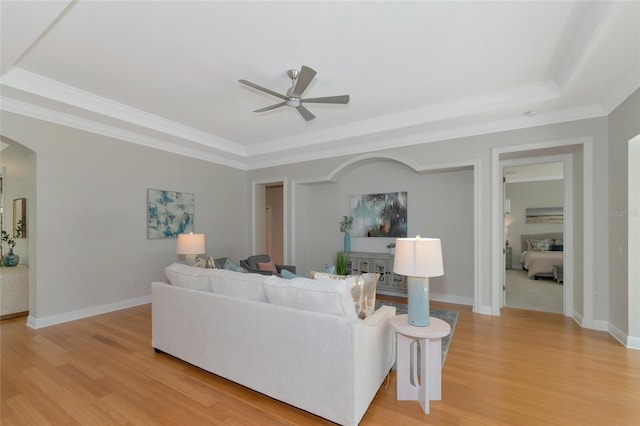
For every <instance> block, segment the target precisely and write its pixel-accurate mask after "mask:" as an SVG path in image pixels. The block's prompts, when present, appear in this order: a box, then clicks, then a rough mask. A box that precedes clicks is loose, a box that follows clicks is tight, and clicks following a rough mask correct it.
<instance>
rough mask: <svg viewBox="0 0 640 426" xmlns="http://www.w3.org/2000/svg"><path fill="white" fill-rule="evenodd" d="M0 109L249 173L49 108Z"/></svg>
mask: <svg viewBox="0 0 640 426" xmlns="http://www.w3.org/2000/svg"><path fill="white" fill-rule="evenodd" d="M0 109H1V110H2V111H7V112H11V113H14V114H18V115H22V116H25V117H30V118H35V119H37V120H42V121H47V122H49V123H54V124H59V125H61V126H66V127H71V128H74V129H77V130H82V131H86V132H90V133H95V134H98V135H102V136H107V137H110V138H114V139H119V140H122V141H125V142H131V143H134V144H137V145H142V146H146V147H148V148H155V149H159V150H162V151H166V152H171V153H173V154H178V155H183V156H186V157H191V158H196V159H198V160H203V161H208V162H210V163H216V164H220V165H223V166H228V167H233V168H236V169H241V170H246V165H245V163H244V162H241V161H234V160H231V159H229V158H226V157H223V156H219V155H214V154H211V153H207V152H204V151H201V150H197V149H192V148H186V147H184V146H181V145H179V144H176V143H173V142H170V141H166V140H163V139H158V138H154V137H151V136H147V135H143V134H140V133H137V132H132V131H130V130H124V129H120V128H118V127H115V126H111V125H108V124H103V123H98V122H96V121H93V120H88V119H86V118H81V117H78V116H75V115H71V114H67V113H63V112H60V111H55V110H52V109H49V108H45V107H41V106H37V105H33V104H28V103H26V102H22V101H18V100H16V99H12V98H8V97H4V96H3V97H0Z"/></svg>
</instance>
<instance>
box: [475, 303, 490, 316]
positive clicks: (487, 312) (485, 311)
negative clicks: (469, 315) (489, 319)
mask: <svg viewBox="0 0 640 426" xmlns="http://www.w3.org/2000/svg"><path fill="white" fill-rule="evenodd" d="M474 313H476V314H484V315H493V309H492V308H491V305H480V309H478V311H474Z"/></svg>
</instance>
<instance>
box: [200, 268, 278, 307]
mask: <svg viewBox="0 0 640 426" xmlns="http://www.w3.org/2000/svg"><path fill="white" fill-rule="evenodd" d="M266 278H267V277H266V276H265V275H260V274H247V273H240V272H234V271H228V270H225V269H212V270H211V273H210V275H209V284H210V288H211V292H212V293H218V294H224V295H225V296H232V297H240V298H242V299H250V300H257V301H260V302H266V301H267V295H266V294H265V292H264V281H265V279H266Z"/></svg>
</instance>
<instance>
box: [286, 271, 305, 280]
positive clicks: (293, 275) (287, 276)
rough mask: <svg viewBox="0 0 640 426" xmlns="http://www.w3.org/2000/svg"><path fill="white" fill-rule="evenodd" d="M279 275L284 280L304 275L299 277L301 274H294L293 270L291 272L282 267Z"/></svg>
mask: <svg viewBox="0 0 640 426" xmlns="http://www.w3.org/2000/svg"><path fill="white" fill-rule="evenodd" d="M280 276H281V277H282V278H284V279H285V280H290V279H292V278H304V277H301V276H300V275H298V274H294V273H293V272H291V271H290V270H288V269H283V270H282V271H281V272H280Z"/></svg>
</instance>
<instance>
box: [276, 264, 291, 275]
mask: <svg viewBox="0 0 640 426" xmlns="http://www.w3.org/2000/svg"><path fill="white" fill-rule="evenodd" d="M276 269H277V270H278V274H280V273H282V270H283V269H286V270H287V271H289V272H291V273H292V274H295V273H296V267H295V266H293V265H276Z"/></svg>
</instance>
